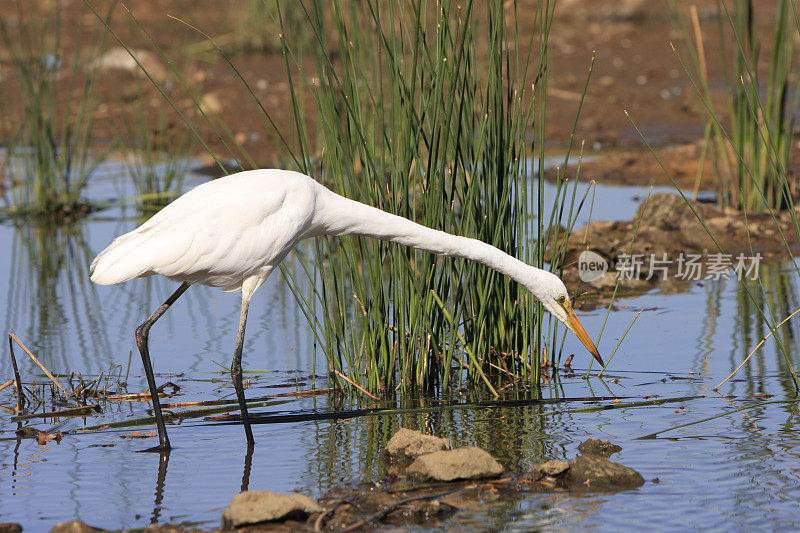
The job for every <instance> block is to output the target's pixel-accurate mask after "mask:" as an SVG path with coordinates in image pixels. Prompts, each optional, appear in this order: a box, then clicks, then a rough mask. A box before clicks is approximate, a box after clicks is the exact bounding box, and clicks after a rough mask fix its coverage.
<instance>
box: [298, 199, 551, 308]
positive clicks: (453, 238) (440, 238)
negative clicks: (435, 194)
mask: <svg viewBox="0 0 800 533" xmlns="http://www.w3.org/2000/svg"><path fill="white" fill-rule="evenodd" d="M316 213H317V214H316V216H315V224H314V226H315V227H316V229H317V232H315V233H317V234H324V235H364V236H366V237H373V238H375V239H380V240H383V241H389V242H394V243H397V244H402V245H405V246H410V247H412V248H416V249H418V250H424V251H426V252H431V253H434V254H439V255H447V256H451V257H461V258H464V259H469V260H472V261H476V262H478V263H481V264H483V265H486V266H487V267H489V268H492V269H494V270H496V271H498V272H500V273H502V274H505V275H506V276H509V277H510V278H512V279H514V280H515V281H517V282H518V283H520V284H522V285H523V286H524V287H526V288H527V289H528V290H530V291H531V292H532V293H533V294H534V296H536V297H537V298H539V299H540V300H541V299H542V296H543V295H540V294H538V293H539V292H540V290H539V289H540V288H541V287H542V286H543V285H546V283H544V282H545V280H549V278H551V277H555V276H554V275H553V274H551V273H550V272H547V271H545V270H541V269H538V268H535V267H532V266H530V265H528V264H526V263H523V262H522V261H520V260H518V259H516V258H515V257H512V256H510V255H509V254H507V253H505V252H503V251H502V250H499V249H498V248H495V247H494V246H492V245H490V244H486V243H485V242H483V241H479V240H477V239H471V238H469V237H460V236H458V235H451V234H449V233H445V232H444V231H438V230H435V229H431V228H428V227H426V226H423V225H421V224H417V223H416V222H412V221H411V220H408V219H406V218H403V217H400V216H397V215H393V214H391V213H387V212H385V211H381V210H380V209H376V208H374V207H370V206H368V205H366V204H362V203H360V202H356V201H354V200H350V199H348V198H345V197H343V196H339V195H338V194H335V193H333V192H332V191H330V190H328V189H324V188H321V191H320V195H319V197H318V199H317V205H316Z"/></svg>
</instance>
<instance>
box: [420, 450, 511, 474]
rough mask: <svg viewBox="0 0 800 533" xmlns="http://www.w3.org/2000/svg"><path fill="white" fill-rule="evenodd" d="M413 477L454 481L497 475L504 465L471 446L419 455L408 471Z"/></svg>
mask: <svg viewBox="0 0 800 533" xmlns="http://www.w3.org/2000/svg"><path fill="white" fill-rule="evenodd" d="M406 473H407V474H408V476H409V477H410V478H412V479H419V480H425V479H434V480H436V481H454V480H456V479H482V478H490V477H497V476H499V475H500V474H502V473H503V466H502V465H501V464H500V463H498V462H497V460H496V459H495V458H494V457H492V456H491V455H490V454H489V452H487V451H485V450H482V449H481V448H478V447H477V446H470V447H468V448H458V449H455V450H445V451H439V452H434V453H429V454H426V455H423V456H421V457H418V458H417V460H416V461H414V462H413V463H411V466H409V467H408V470H407V471H406Z"/></svg>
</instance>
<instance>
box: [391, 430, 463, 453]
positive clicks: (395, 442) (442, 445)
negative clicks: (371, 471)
mask: <svg viewBox="0 0 800 533" xmlns="http://www.w3.org/2000/svg"><path fill="white" fill-rule="evenodd" d="M449 449H450V439H445V438H442V437H436V436H434V435H426V434H424V433H422V432H421V431H415V430H413V429H407V428H400V429H398V430H397V433H395V434H394V435H393V436H392V438H391V439H389V442H388V443H386V453H388V454H389V455H390V456H393V457H397V456H399V457H419V456H420V455H425V454H427V453H433V452H438V451H441V450H449Z"/></svg>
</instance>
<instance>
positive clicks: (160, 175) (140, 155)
mask: <svg viewBox="0 0 800 533" xmlns="http://www.w3.org/2000/svg"><path fill="white" fill-rule="evenodd" d="M143 83H144V82H142V81H141V80H137V93H138V97H137V98H135V99H134V102H135V103H133V104H132V105H133V107H134V109H133V113H132V115H131V117H129V118H126V119H124V120H122V121H121V122H122V124H121V125H120V126H121V127H120V131H121V132H122V137H121V138H120V139H119V140H118V141H117V142H118V143H119V144H120V145H122V146H123V147H125V150H126V153H127V158H126V161H127V162H128V174H129V175H130V177H131V180H132V183H133V186H134V189H135V190H136V201H137V204H138V205H139V208H140V209H142V210H145V211H148V210H149V211H152V210H157V209H160V208H162V207H164V206H165V205H166V204H167V203H169V201H171V200H172V199H174V198H175V197H176V196H177V195H178V194H180V192H181V187H182V184H183V178H184V176H185V175H186V171H187V170H188V167H189V158H190V157H191V155H192V153H193V151H194V148H195V145H196V142H195V137H194V136H193V135H192V133H191V131H189V130H188V129H185V128H180V127H174V124H173V120H174V114H173V112H172V110H171V109H164V108H158V109H156V110H154V111H152V112H148V110H147V109H146V106H145V104H144V101H145V98H144V96H145V94H146V91H145V90H144V87H143Z"/></svg>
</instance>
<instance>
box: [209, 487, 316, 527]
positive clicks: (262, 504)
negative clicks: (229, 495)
mask: <svg viewBox="0 0 800 533" xmlns="http://www.w3.org/2000/svg"><path fill="white" fill-rule="evenodd" d="M320 511H322V508H321V507H320V506H319V505H317V503H316V502H315V501H314V500H312V499H311V498H309V497H308V496H304V495H303V494H297V493H294V494H281V493H278V492H271V491H268V490H262V491H245V492H242V493H239V494H237V495H236V496H234V497H233V499H232V500H231V503H230V505H228V507H227V509H225V510H224V511H223V512H222V528H223V529H232V528H236V527H240V526H245V525H251V524H258V523H259V522H273V521H276V520H286V519H287V518H295V517H304V516H306V515H309V514H311V513H318V512H320Z"/></svg>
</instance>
